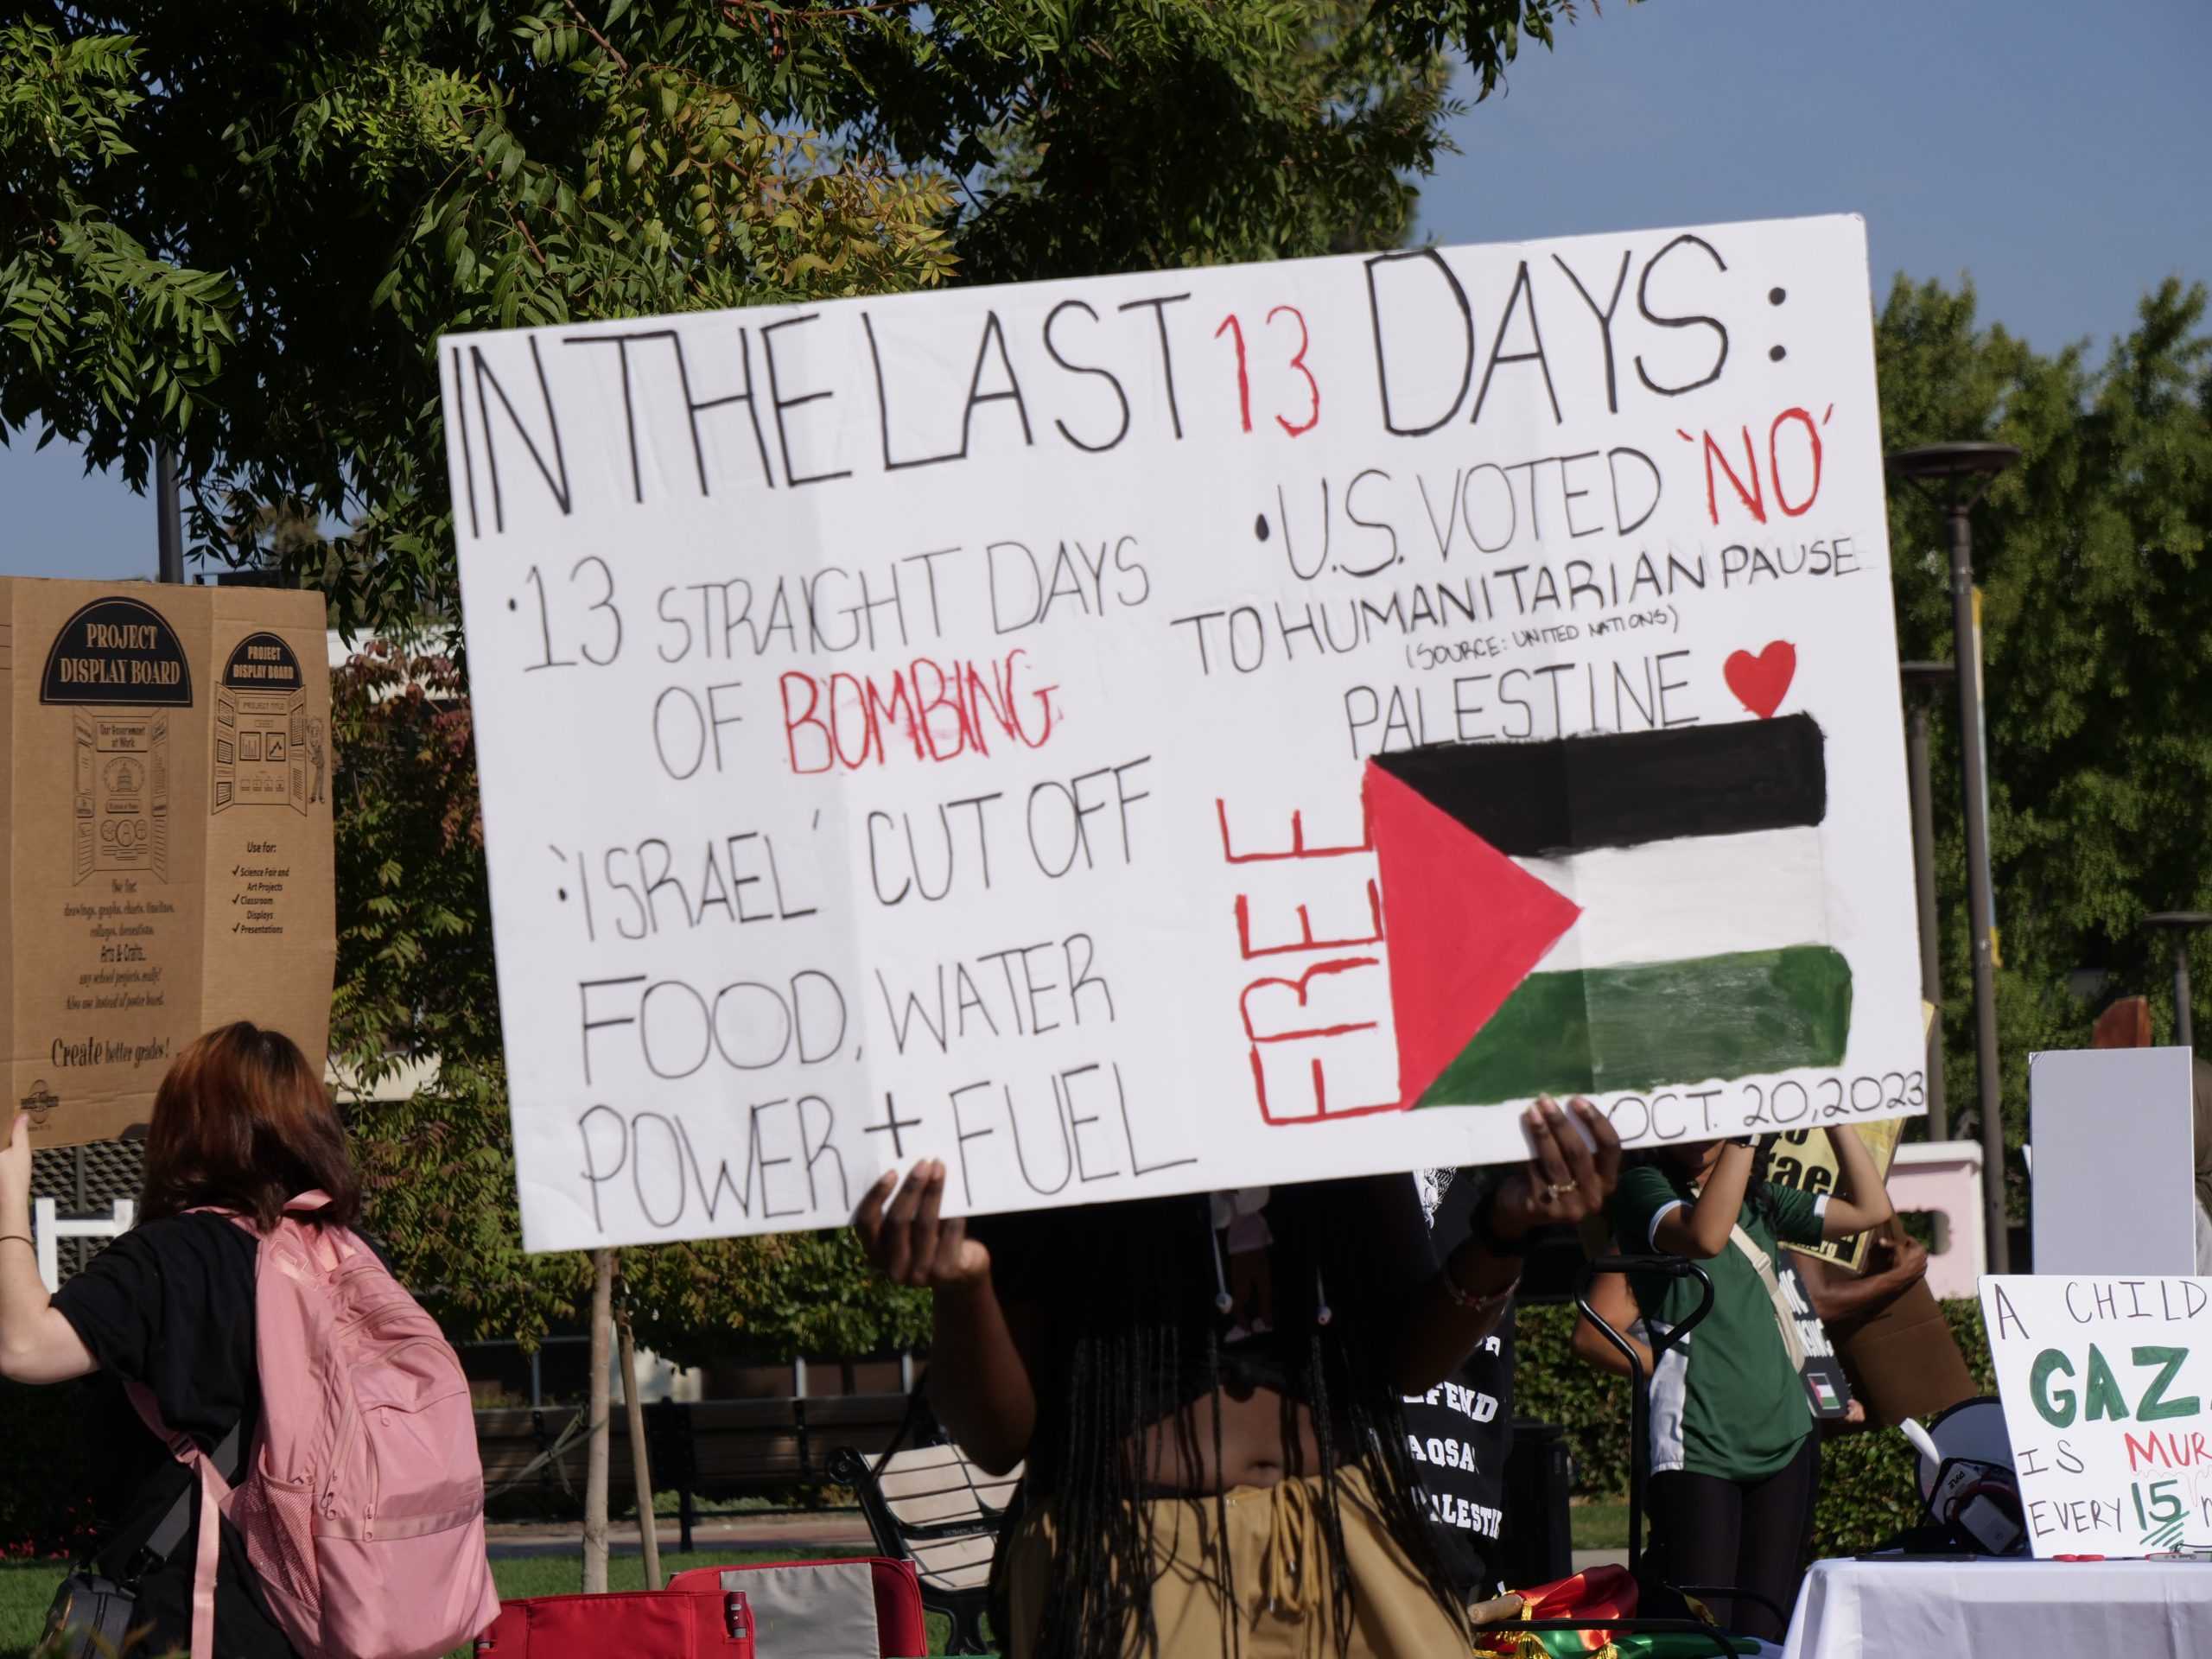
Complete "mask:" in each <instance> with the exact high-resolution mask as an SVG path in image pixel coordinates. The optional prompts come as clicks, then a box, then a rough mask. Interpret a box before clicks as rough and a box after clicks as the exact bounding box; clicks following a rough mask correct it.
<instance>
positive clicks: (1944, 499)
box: [1888, 443, 2020, 1273]
mask: <svg viewBox="0 0 2212 1659" xmlns="http://www.w3.org/2000/svg"><path fill="white" fill-rule="evenodd" d="M2019 458H2020V452H2019V451H2018V449H2016V448H2013V447H2012V445H2011V444H2009V443H1933V444H1927V445H1923V447H1921V448H1916V449H1900V450H1898V451H1897V453H1895V454H1892V455H1891V456H1890V457H1889V459H1888V468H1889V473H1890V475H1891V477H1893V478H1903V479H1908V480H1911V481H1912V482H1913V483H1915V484H1917V485H1919V486H1922V487H1923V489H1924V490H1925V491H1926V492H1927V493H1928V494H1929V497H1930V499H1934V500H1935V501H1936V502H1937V503H1938V504H1939V505H1941V506H1942V509H1943V516H1944V518H1946V519H1947V520H1948V521H1949V524H1950V531H1951V632H1952V635H1953V645H1952V660H1953V661H1954V662H1955V664H1957V665H1958V673H1957V675H1956V678H1957V680H1958V688H1959V756H1960V760H1961V766H1960V770H1961V773H1962V774H1963V776H1962V779H1961V782H1962V783H1963V785H1964V791H1965V796H1966V802H1965V805H1966V826H1967V909H1968V916H1967V929H1968V937H1969V938H1972V940H1973V941H1974V1058H1975V1066H1974V1069H1975V1071H1978V1072H1979V1073H1980V1077H1978V1078H1977V1082H1978V1083H1979V1084H1980V1090H1979V1092H1980V1111H1981V1149H1982V1159H1981V1201H1982V1230H1983V1232H1984V1234H1985V1236H1986V1240H1987V1249H1988V1259H1989V1270H1990V1271H1991V1272H1992V1273H2005V1272H2007V1271H2009V1269H2010V1268H2011V1265H2012V1250H2011V1244H2010V1235H2009V1232H2008V1227H2009V1220H2008V1217H2007V1216H2006V1214H2005V1114H2004V1109H2003V1099H2002V1094H2001V1091H2000V1090H1999V1077H1998V1055H1997V976H1996V966H1997V964H1996V953H1995V940H1994V938H1993V913H1994V912H1993V906H1992V903H1991V899H1990V879H1989V812H1988V801H1989V793H1988V779H1987V777H1986V773H1985V767H1984V760H1983V755H1982V746H1981V640H1980V634H1979V632H1978V631H1977V630H1976V628H1975V626H1974V523H1973V519H1972V516H1971V515H1972V513H1973V512H1974V503H1975V502H1977V501H1979V500H1980V499H1981V497H1982V494H1983V493H1984V492H1985V491H1986V490H1987V489H1988V487H1989V484H1990V480H1992V479H1993V478H1995V477H1996V476H1997V474H1999V473H2001V472H2003V471H2004V470H2005V468H2006V467H2010V466H2011V465H2012V463H2013V462H2014V461H2018V459H2019Z"/></svg>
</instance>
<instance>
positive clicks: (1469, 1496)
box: [1405, 1170, 1513, 1591]
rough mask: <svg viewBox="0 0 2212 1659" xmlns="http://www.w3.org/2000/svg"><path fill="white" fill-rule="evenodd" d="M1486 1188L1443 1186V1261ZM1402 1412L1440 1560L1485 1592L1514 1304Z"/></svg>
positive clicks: (1438, 1242)
mask: <svg viewBox="0 0 2212 1659" xmlns="http://www.w3.org/2000/svg"><path fill="white" fill-rule="evenodd" d="M1426 1180H1427V1178H1426V1177H1425V1178H1424V1181H1426ZM1485 1185H1487V1182H1486V1180H1485V1179H1484V1175H1483V1174H1482V1173H1480V1172H1469V1171H1465V1170H1462V1171H1459V1172H1457V1173H1454V1174H1453V1175H1452V1178H1451V1181H1450V1184H1449V1185H1446V1187H1445V1189H1444V1192H1443V1195H1442V1197H1441V1198H1439V1199H1438V1201H1437V1204H1436V1208H1435V1211H1434V1213H1433V1215H1432V1216H1431V1217H1430V1220H1429V1228H1430V1236H1432V1237H1433V1239H1434V1241H1435V1248H1436V1255H1437V1257H1438V1259H1439V1260H1442V1259H1443V1258H1444V1257H1445V1256H1446V1255H1449V1254H1450V1253H1451V1252H1452V1250H1453V1249H1457V1248H1458V1246H1459V1241H1460V1240H1462V1239H1464V1238H1465V1237H1466V1236H1467V1230H1468V1228H1469V1227H1470V1225H1471V1224H1472V1217H1473V1215H1474V1209H1475V1201H1476V1199H1477V1198H1479V1197H1480V1196H1481V1194H1482V1192H1483V1189H1484V1186H1485ZM1405 1413H1406V1435H1407V1439H1408V1441H1409V1442H1410V1445H1409V1446H1408V1448H1407V1449H1408V1455H1409V1456H1410V1457H1411V1459H1412V1460H1413V1465H1414V1477H1415V1478H1416V1479H1418V1480H1419V1481H1420V1483H1421V1497H1423V1499H1424V1500H1426V1502H1427V1504H1428V1510H1429V1519H1430V1521H1431V1522H1433V1524H1434V1526H1435V1527H1436V1529H1437V1532H1438V1534H1439V1535H1440V1541H1441V1542H1442V1544H1443V1546H1444V1557H1445V1560H1446V1562H1448V1563H1450V1564H1451V1565H1452V1567H1454V1568H1455V1569H1457V1570H1459V1571H1460V1572H1462V1573H1464V1574H1465V1578H1464V1580H1463V1581H1462V1587H1463V1588H1465V1589H1467V1590H1469V1591H1474V1590H1478V1589H1479V1590H1485V1591H1486V1590H1488V1589H1489V1588H1490V1587H1491V1585H1492V1583H1493V1582H1494V1580H1495V1579H1496V1576H1497V1535H1498V1527H1499V1524H1500V1522H1501V1521H1502V1520H1503V1507H1504V1503H1505V1459H1506V1458H1507V1457H1508V1455H1509V1454H1510V1452H1512V1449H1513V1309H1512V1308H1511V1306H1508V1307H1507V1308H1506V1310H1505V1312H1504V1313H1503V1314H1502V1315H1500V1316H1499V1319H1498V1322H1497V1329H1496V1330H1495V1331H1493V1332H1491V1334H1490V1335H1489V1336H1488V1337H1486V1338H1484V1339H1483V1341H1481V1342H1480V1343H1478V1344H1476V1347H1475V1351H1474V1352H1473V1353H1471V1354H1470V1355H1468V1356H1467V1357H1466V1359H1465V1361H1464V1362H1463V1363H1461V1364H1460V1366H1459V1370H1457V1371H1456V1372H1454V1373H1453V1374H1452V1377H1451V1378H1450V1379H1449V1380H1448V1381H1446V1382H1445V1383H1440V1384H1439V1385H1438V1386H1437V1387H1435V1388H1433V1389H1430V1390H1429V1391H1428V1392H1427V1394H1425V1395H1414V1396H1412V1397H1411V1398H1410V1399H1408V1401H1407V1402H1405Z"/></svg>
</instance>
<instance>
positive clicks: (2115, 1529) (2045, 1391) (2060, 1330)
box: [1981, 1274, 2212, 1558]
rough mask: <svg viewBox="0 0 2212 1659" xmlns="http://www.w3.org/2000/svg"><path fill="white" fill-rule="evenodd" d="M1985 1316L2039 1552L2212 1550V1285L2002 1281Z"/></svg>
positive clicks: (2052, 1277) (1986, 1291)
mask: <svg viewBox="0 0 2212 1659" xmlns="http://www.w3.org/2000/svg"><path fill="white" fill-rule="evenodd" d="M1981 1317H1982V1323H1983V1325H1984V1326H1985V1327H1986V1329H1987V1331H1988V1332H1989V1351H1990V1357H1991V1360H1992V1361H1993V1363H1994V1365H1995V1368H1996V1371H1997V1389H1998V1393H1999V1395H2000V1396H2001V1397H2002V1399H2003V1401H2004V1402H2005V1432H2006V1433H2007V1434H2008V1435H2009V1436H2010V1437H2011V1439H2012V1463H2013V1467H2014V1468H2015V1470H2016V1471H2018V1474H2019V1478H2020V1497H2021V1502H2022V1506H2023V1510H2024V1515H2025V1517H2026V1521H2027V1527H2028V1539H2029V1542H2030V1544H2031V1547H2032V1548H2033V1549H2034V1552H2035V1554H2037V1556H2038V1557H2044V1558H2048V1557H2050V1556H2053V1555H2115V1556H2117V1555H2147V1554H2153V1553H2155V1552H2157V1551H2160V1550H2172V1549H2177V1548H2181V1547H2183V1545H2190V1546H2195V1547H2197V1548H2203V1547H2206V1546H2212V1455H2208V1453H2207V1449H2206V1447H2207V1438H2208V1435H2212V1412H2208V1410H2207V1402H2208V1401H2212V1280H2207V1279H2196V1278H2163V1279H2162V1278H2092V1277H2075V1276H2070V1275H2069V1276H2061V1275H2059V1274H2032V1275H2030V1274H2010V1275H2003V1276H1999V1275H1994V1274H1992V1275H1987V1276H1985V1277H1984V1278H1983V1280H1982V1281H1981Z"/></svg>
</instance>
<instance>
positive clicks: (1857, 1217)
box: [1821, 1124, 1897, 1238]
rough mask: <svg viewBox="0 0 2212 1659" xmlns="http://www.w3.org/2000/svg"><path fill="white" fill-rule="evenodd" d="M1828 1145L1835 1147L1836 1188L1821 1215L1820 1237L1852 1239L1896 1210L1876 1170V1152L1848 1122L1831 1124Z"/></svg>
mask: <svg viewBox="0 0 2212 1659" xmlns="http://www.w3.org/2000/svg"><path fill="white" fill-rule="evenodd" d="M1826 1133H1827V1137H1828V1145H1830V1146H1831V1147H1834V1148H1835V1166H1836V1176H1837V1180H1836V1191H1835V1194H1834V1197H1832V1198H1829V1200H1828V1202H1827V1211H1825V1212H1824V1213H1823V1214H1822V1216H1821V1237H1823V1238H1849V1237H1850V1236H1852V1235H1853V1234H1854V1233H1863V1232H1865V1231H1866V1230H1867V1229H1868V1228H1869V1227H1878V1226H1880V1225H1881V1224H1883V1223H1884V1222H1885V1221H1887V1220H1888V1219H1889V1218H1890V1217H1891V1216H1893V1215H1895V1214H1896V1213H1897V1209H1896V1206H1895V1205H1891V1202H1890V1194H1889V1190H1888V1189H1887V1188H1886V1187H1885V1186H1884V1185H1882V1178H1881V1176H1880V1175H1879V1174H1878V1173H1876V1172H1875V1169H1874V1155H1873V1154H1872V1153H1870V1152H1868V1151H1867V1150H1866V1142H1865V1141H1862V1140H1860V1139H1859V1132H1858V1131H1857V1130H1856V1129H1854V1128H1852V1127H1851V1126H1850V1125H1849V1124H1844V1125H1842V1126H1841V1127H1840V1128H1839V1127H1836V1126H1834V1125H1830V1126H1829V1127H1828V1128H1827V1131H1826Z"/></svg>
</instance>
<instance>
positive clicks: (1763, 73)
mask: <svg viewBox="0 0 2212 1659" xmlns="http://www.w3.org/2000/svg"><path fill="white" fill-rule="evenodd" d="M1582 11H1583V14H1584V15H1583V17H1582V21H1581V22H1580V24H1578V25H1577V26H1575V27H1573V28H1572V29H1565V30H1563V31H1562V32H1561V37H1560V45H1559V49H1558V51H1557V52H1556V53H1554V54H1545V53H1543V52H1542V51H1541V50H1539V49H1533V48H1532V49H1530V50H1529V51H1527V52H1524V54H1522V59H1521V61H1520V63H1519V64H1518V65H1516V67H1515V69H1514V71H1513V73H1512V77H1511V84H1510V89H1508V90H1506V91H1503V92H1500V93H1499V94H1497V95H1496V96H1494V97H1492V98H1491V99H1490V100H1489V101H1488V102H1486V103H1484V104H1481V105H1477V106H1475V107H1474V108H1473V109H1472V110H1471V111H1470V112H1469V113H1468V114H1467V116H1466V117H1465V118H1463V119H1462V120H1461V121H1460V122H1459V124H1457V126H1456V127H1455V128H1454V137H1456V138H1457V139H1458V141H1459V144H1460V147H1461V149H1462V150H1463V151H1464V152H1465V153H1464V154H1462V155H1460V156H1452V157H1448V158H1446V162H1445V164H1444V166H1443V167H1442V168H1440V170H1439V174H1438V176H1437V177H1436V178H1434V179H1433V180H1432V181H1429V183H1428V185H1427V189H1426V191H1425V193H1424V197H1423V206H1422V213H1421V228H1422V232H1423V233H1424V234H1426V235H1429V236H1433V237H1435V238H1437V239H1439V240H1441V241H1447V242H1476V241H1493V240H1508V239H1516V238H1525V237H1541V236H1558V235H1571V234H1574V233H1577V232H1588V231H1606V230H1622V229H1630V228H1635V227H1638V226H1662V225H1678V224H1695V223H1711V222H1715V221H1723V220H1728V219H1762V218H1772V217H1780V216H1783V215H1789V214H1798V213H1839V212H1840V213H1862V214H1864V215H1865V216H1866V222H1867V227H1868V232H1869V235H1870V238H1871V240H1872V250H1873V264H1874V279H1875V283H1876V284H1877V287H1878V289H1882V290H1886V289H1887V286H1888V283H1889V279H1890V277H1891V273H1892V272H1895V271H1897V270H1904V271H1905V272H1907V273H1908V274H1910V275H1911V276H1912V277H1916V278H1917V277H1943V278H1945V279H1946V280H1955V278H1956V277H1958V276H1959V275H1960V273H1961V272H1964V271H1970V272H1972V273H1973V276H1974V281H1975V283H1976V285H1977V287H1978V288H1979V289H1980V295H1981V302H1982V315H1983V316H1984V317H1985V318H1986V319H1992V320H1996V321H2003V322H2004V323H2005V324H2006V326H2008V327H2011V328H2012V329H2013V330H2014V331H2015V332H2017V333H2018V334H2024V336H2025V337H2026V338H2027V339H2028V340H2030V341H2031V342H2032V343H2033V344H2035V345H2036V346H2038V347H2040V348H2043V349H2045V350H2051V349H2056V347H2058V346H2063V345H2064V344H2065V343H2067V342H2068V341H2069V340H2077V339H2082V338H2088V339H2090V340H2094V341H2095V342H2096V343H2097V346H2098V348H2099V349H2100V350H2101V347H2102V346H2103V343H2104V342H2105V341H2107V340H2109V339H2110V338H2111V337H2112V336H2113V335H2114V334H2120V333H2122V332H2124V331H2125V330H2126V327H2128V325H2129V323H2130V321H2132V319H2133V315H2134V308H2135V302H2136V301H2137V299H2138V298H2139V296H2141V295H2142V294H2143V293H2144V291H2145V290H2146V289H2149V288H2151V287H2153V286H2155V285H2156V284H2157V283H2158V281H2159V280H2160V279H2161V278H2163V277H2166V276H2168V275H2179V276H2182V277H2188V278H2190V279H2195V280H2212V179H2209V178H2208V172H2207V167H2208V159H2209V158H2212V112H2208V111H2212V97H2208V95H2207V92H2206V90H2205V76H2206V73H2207V71H2208V68H2212V3H2208V0H2131V3H2129V4H2126V5H2125V6H2107V7H2098V6H2084V5H2082V4H2079V3H2069V0H1841V3H1839V0H1827V3H1821V4H1815V3H1812V0H1648V3H1645V4H1642V5H1634V6H1630V5H1624V4H1622V3H1620V0H1613V3H1610V4H1607V5H1605V10H1604V11H1603V13H1602V15H1593V14H1592V12H1591V11H1590V9H1589V5H1588V0H1584V4H1583V7H1582ZM153 566H154V513H153V507H152V505H151V504H150V503H149V501H147V500H146V499H144V498H143V497H139V496H135V495H133V494H131V493H130V491H129V490H128V489H126V488H125V487H124V486H123V485H122V484H121V483H120V482H119V481H118V480H111V479H108V478H105V477H99V476H95V477H92V478H90V479H87V478H86V477H84V476H83V475H82V473H81V465H80V462H79V460H78V458H77V457H76V455H75V454H73V452H72V451H69V450H68V449H67V448H65V447H64V446H62V445H60V444H58V443H57V444H55V445H54V446H53V447H52V448H49V449H48V450H47V451H45V452H44V453H43V454H32V452H31V449H30V441H29V438H27V437H24V436H18V438H17V439H16V442H15V443H14V444H13V445H11V446H10V448H6V449H4V450H0V575H82V576H121V575H150V574H151V573H152V570H153Z"/></svg>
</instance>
